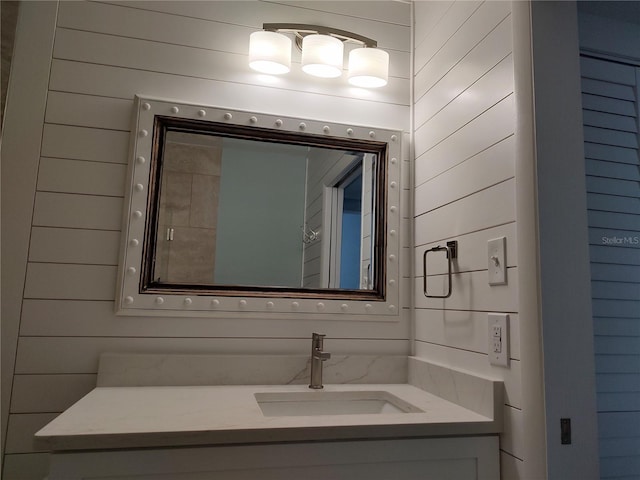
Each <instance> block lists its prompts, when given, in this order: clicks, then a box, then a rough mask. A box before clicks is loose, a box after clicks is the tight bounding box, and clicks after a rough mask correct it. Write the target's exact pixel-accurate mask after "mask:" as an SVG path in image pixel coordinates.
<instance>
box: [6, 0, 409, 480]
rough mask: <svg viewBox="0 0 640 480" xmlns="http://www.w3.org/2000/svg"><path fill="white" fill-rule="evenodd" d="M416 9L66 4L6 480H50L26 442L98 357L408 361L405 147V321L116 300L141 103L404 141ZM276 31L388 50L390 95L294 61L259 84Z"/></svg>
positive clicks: (41, 456)
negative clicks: (255, 68) (251, 61)
mask: <svg viewBox="0 0 640 480" xmlns="http://www.w3.org/2000/svg"><path fill="white" fill-rule="evenodd" d="M410 15H411V12H410V5H408V4H407V3H402V2H391V1H389V2H368V3H367V4H366V7H364V6H363V3H362V2H262V1H256V2H237V1H226V2H223V1H221V2H217V1H216V2H181V1H175V2H165V1H159V2H146V1H144V2H61V3H60V5H59V10H58V19H57V27H56V34H55V43H54V46H53V56H52V66H51V72H50V79H49V93H48V98H47V102H46V116H45V121H44V125H43V128H44V131H43V136H42V149H41V158H40V168H39V174H38V177H37V187H36V191H34V192H33V198H34V203H35V207H34V212H33V219H32V230H31V239H30V245H29V258H28V264H27V265H25V266H24V269H25V271H26V276H27V278H26V284H25V291H24V299H23V305H22V317H21V322H20V337H19V339H18V352H17V358H16V365H15V374H14V377H13V392H12V398H11V415H10V420H9V425H8V437H7V443H6V453H7V456H6V457H5V468H4V476H3V478H5V479H7V480H9V479H17V478H19V479H21V480H28V479H36V478H37V479H39V480H40V479H41V478H42V477H43V472H46V468H47V467H46V466H47V462H48V455H47V453H46V452H42V451H39V450H36V449H35V448H34V447H33V444H32V441H31V436H32V434H33V433H34V432H35V431H36V430H38V429H39V428H40V427H42V426H43V425H44V424H45V423H47V422H48V421H49V420H50V419H51V418H53V417H55V416H56V415H57V414H58V413H60V412H62V411H63V410H64V409H66V408H67V407H69V406H70V405H71V404H72V403H74V402H75V401H76V400H78V399H79V398H80V397H82V396H83V395H84V394H85V393H87V392H88V391H89V390H90V389H91V388H93V386H94V385H95V374H96V371H97V360H98V355H99V354H100V353H102V352H106V351H120V352H156V353H157V352H180V353H185V352H197V353H202V352H211V353H248V354H278V353H281V354H286V353H306V352H307V350H308V342H309V340H308V338H310V335H311V332H312V331H314V330H317V331H321V332H323V333H326V334H327V335H328V338H327V343H326V346H327V348H328V349H329V350H330V351H332V352H336V353H355V354H357V353H379V354H383V355H384V354H407V353H408V352H409V336H410V325H409V319H410V301H411V281H412V279H411V273H410V271H411V246H412V238H410V235H409V232H410V224H411V222H412V213H411V211H410V210H408V208H409V206H410V191H411V186H410V185H409V184H408V183H407V182H408V179H409V177H410V175H409V170H410V168H411V162H410V159H409V157H408V151H409V149H408V148H405V153H404V155H403V157H402V174H403V176H402V178H403V182H405V183H403V185H402V188H403V190H402V192H403V195H402V201H401V205H400V208H401V210H402V212H401V213H402V219H403V220H402V226H401V234H402V235H403V244H402V246H403V248H402V257H403V258H402V259H401V260H402V262H403V268H404V272H403V280H402V287H403V290H404V292H403V298H402V303H401V305H402V307H403V308H402V315H401V319H400V321H399V322H366V321H363V322H340V321H331V322H322V321H317V320H314V319H313V318H305V317H304V316H301V318H300V319H297V320H295V321H294V320H287V319H282V318H278V316H277V315H270V316H266V318H261V319H248V318H247V319H235V320H230V319H227V320H225V319H222V320H211V319H206V318H164V317H157V318H156V317H153V318H151V317H116V316H115V315H114V313H113V311H114V305H113V297H114V288H115V284H116V268H117V263H118V247H119V237H120V226H121V216H122V211H123V197H124V193H125V192H124V185H125V175H126V164H127V162H128V158H127V157H128V145H129V134H130V123H131V118H132V106H133V97H134V95H135V94H142V95H149V96H158V97H163V98H173V99H176V100H178V101H185V102H199V103H203V104H209V105H216V106H228V107H230V108H237V109H246V110H253V111H257V112H267V113H273V112H278V113H279V114H281V115H289V116H302V117H306V118H317V119H326V120H328V121H335V122H341V123H352V124H362V125H372V126H377V127H380V128H392V129H402V130H404V131H407V132H408V130H409V124H410V113H409V112H410V105H409V103H410V89H409V85H410V82H411V79H410V61H411V60H410V58H411V53H410V45H411V21H410ZM265 22H293V23H310V24H321V25H330V26H333V27H336V28H340V29H344V30H350V31H354V32H356V33H359V34H361V35H365V36H368V37H371V38H375V39H376V40H378V44H379V46H380V47H381V48H383V49H385V50H386V51H388V52H389V53H390V57H391V61H390V80H389V85H388V86H387V87H385V88H382V89H378V90H375V91H374V90H371V91H365V92H362V91H358V90H354V89H352V88H351V87H349V86H348V84H347V83H346V79H345V78H344V77H343V78H341V79H339V80H321V79H319V80H314V79H313V78H312V77H308V76H306V75H304V74H302V73H300V54H299V52H297V51H295V52H294V58H293V68H292V73H291V74H289V75H287V76H284V77H281V78H277V80H276V83H273V84H266V83H261V81H260V77H259V76H258V75H256V74H255V73H254V72H252V71H251V70H250V69H249V68H248V66H247V49H248V43H249V34H250V33H251V32H253V31H256V30H259V29H260V28H261V27H262V24H263V23H265ZM408 139H409V137H408V135H405V136H404V141H405V142H407V141H408ZM9 384H10V383H9ZM4 385H7V383H5V384H4Z"/></svg>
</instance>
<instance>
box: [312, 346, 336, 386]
mask: <svg viewBox="0 0 640 480" xmlns="http://www.w3.org/2000/svg"><path fill="white" fill-rule="evenodd" d="M324 337H325V335H321V334H319V333H314V334H313V335H312V336H311V382H310V383H309V388H314V389H320V388H322V387H323V385H322V362H324V361H325V360H329V359H330V358H331V354H330V353H329V352H323V351H322V348H323V345H322V343H323V340H324Z"/></svg>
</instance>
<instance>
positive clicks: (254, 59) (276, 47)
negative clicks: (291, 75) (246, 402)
mask: <svg viewBox="0 0 640 480" xmlns="http://www.w3.org/2000/svg"><path fill="white" fill-rule="evenodd" d="M249 66H250V67H251V68H253V69H254V70H256V71H258V72H260V73H267V74H269V75H280V74H283V73H288V72H289V70H291V39H290V38H289V37H287V36H286V35H282V34H281V33H277V32H269V31H264V30H263V31H261V32H253V33H252V34H251V36H250V37H249Z"/></svg>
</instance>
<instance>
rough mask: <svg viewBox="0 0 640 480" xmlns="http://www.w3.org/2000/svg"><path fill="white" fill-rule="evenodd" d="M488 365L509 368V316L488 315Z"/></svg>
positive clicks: (499, 314) (501, 314) (504, 314)
mask: <svg viewBox="0 0 640 480" xmlns="http://www.w3.org/2000/svg"><path fill="white" fill-rule="evenodd" d="M488 324H489V328H488V335H489V336H488V340H489V363H490V364H491V365H499V366H501V367H508V366H509V314H507V313H490V314H489V322H488Z"/></svg>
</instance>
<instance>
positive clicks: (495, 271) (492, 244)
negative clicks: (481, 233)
mask: <svg viewBox="0 0 640 480" xmlns="http://www.w3.org/2000/svg"><path fill="white" fill-rule="evenodd" d="M506 243H507V238H506V237H499V238H494V239H492V240H489V241H488V242H487V262H488V264H487V265H488V272H489V285H505V284H506V283H507V254H506V251H507V249H506Z"/></svg>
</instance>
